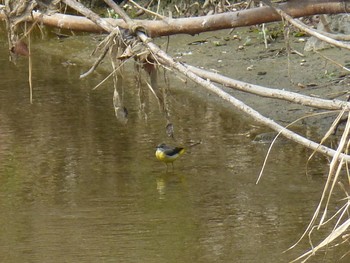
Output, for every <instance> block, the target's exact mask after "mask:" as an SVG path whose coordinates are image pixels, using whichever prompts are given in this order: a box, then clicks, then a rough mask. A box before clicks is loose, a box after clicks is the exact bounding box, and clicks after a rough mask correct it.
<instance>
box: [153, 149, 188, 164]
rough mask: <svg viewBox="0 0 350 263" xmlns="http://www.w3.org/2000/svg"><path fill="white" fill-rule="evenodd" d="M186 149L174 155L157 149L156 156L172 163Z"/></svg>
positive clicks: (160, 159)
mask: <svg viewBox="0 0 350 263" xmlns="http://www.w3.org/2000/svg"><path fill="white" fill-rule="evenodd" d="M183 152H184V151H180V152H179V153H177V154H174V155H171V156H170V155H166V154H165V153H164V152H162V151H160V150H157V151H156V157H157V159H158V160H159V161H162V162H165V163H172V162H173V161H175V160H176V159H177V158H178V157H179V156H180V155H181V154H182V153H183Z"/></svg>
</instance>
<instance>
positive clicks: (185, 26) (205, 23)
mask: <svg viewBox="0 0 350 263" xmlns="http://www.w3.org/2000/svg"><path fill="white" fill-rule="evenodd" d="M62 2H65V1H62ZM277 6H278V8H280V9H281V10H283V11H284V12H285V13H287V14H288V15H289V16H291V17H294V18H297V17H304V16H311V15H316V14H338V13H346V12H350V7H349V6H348V5H346V4H345V3H344V1H341V0H330V1H327V0H305V1H288V2H286V3H281V4H279V5H277ZM2 9H3V6H2V5H0V19H5V14H4V12H3V11H2ZM99 19H100V22H101V23H100V24H95V23H93V22H91V21H90V20H89V19H87V18H85V17H79V16H72V15H63V14H53V15H45V14H42V13H40V12H38V11H35V12H33V13H32V16H28V17H26V21H31V22H33V21H37V20H38V21H40V22H41V23H42V24H44V25H48V26H53V27H58V28H62V29H68V30H74V31H85V32H102V31H106V28H105V27H104V26H103V24H104V23H109V24H110V25H112V26H113V27H116V26H119V27H121V28H126V29H127V28H128V26H127V24H126V23H125V22H124V21H123V20H122V19H112V18H99ZM280 20H281V16H280V15H279V14H278V13H276V11H275V10H274V9H272V8H271V7H266V6H265V7H258V8H252V9H247V10H241V11H236V12H227V13H222V14H215V15H208V16H202V17H190V18H178V19H172V18H165V19H162V20H158V21H151V20H136V19H135V20H133V22H134V23H135V24H137V25H138V26H139V27H142V28H144V29H145V31H146V32H147V34H148V35H149V36H150V37H160V36H169V35H174V34H191V35H194V34H199V33H203V32H207V31H216V30H220V29H230V28H236V27H243V26H250V25H257V24H262V23H269V22H275V21H280ZM102 21H104V22H102ZM107 31H108V30H107Z"/></svg>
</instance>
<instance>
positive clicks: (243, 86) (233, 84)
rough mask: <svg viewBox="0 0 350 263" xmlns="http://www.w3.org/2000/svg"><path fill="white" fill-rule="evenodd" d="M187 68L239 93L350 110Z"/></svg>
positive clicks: (338, 104)
mask: <svg viewBox="0 0 350 263" xmlns="http://www.w3.org/2000/svg"><path fill="white" fill-rule="evenodd" d="M186 67H187V68H188V69H189V70H191V71H192V72H193V73H195V74H196V75H198V76H200V77H202V78H204V79H208V80H211V81H213V82H216V83H220V84H222V85H224V86H226V87H230V88H233V89H236V90H239V91H243V92H247V93H251V94H255V95H259V96H262V97H267V98H273V99H280V100H285V101H289V102H293V103H297V104H300V105H304V106H309V107H315V108H319V109H325V110H341V109H350V103H349V102H346V101H342V100H327V99H320V98H314V97H310V96H306V95H302V94H299V93H295V92H291V91H286V90H283V89H282V88H280V89H271V88H266V87H263V86H259V85H255V84H250V83H246V82H242V81H239V80H235V79H231V78H228V77H225V76H222V75H220V74H218V73H213V72H210V71H206V70H203V69H199V68H197V67H194V66H190V65H186Z"/></svg>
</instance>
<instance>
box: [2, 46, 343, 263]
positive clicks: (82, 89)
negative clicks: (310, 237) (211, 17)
mask: <svg viewBox="0 0 350 263" xmlns="http://www.w3.org/2000/svg"><path fill="white" fill-rule="evenodd" d="M2 42H5V40H4V39H3V40H2ZM5 51H6V49H2V50H0V52H2V53H1V55H0V62H1V64H2V65H1V67H0V76H1V78H0V83H1V84H0V211H1V212H0V226H1V227H0V244H1V245H0V260H1V262H125V263H127V262H143V263H146V262H152V263H155V262H203V263H204V262H287V261H289V260H291V259H293V258H295V257H296V256H298V255H300V253H302V252H303V251H305V249H306V248H308V244H307V241H305V242H304V243H303V245H300V246H298V247H297V248H296V249H294V250H292V251H289V252H287V253H282V252H283V251H284V250H286V249H287V248H288V247H289V246H291V245H292V244H293V243H294V242H295V241H296V240H297V239H298V238H299V237H300V235H301V234H302V232H303V230H304V229H305V227H306V226H307V224H308V222H309V220H310V218H311V216H312V214H313V211H314V209H315V207H316V205H317V201H318V200H319V198H320V193H321V192H320V191H321V189H322V187H323V184H324V182H325V179H324V177H323V175H324V172H325V169H323V168H319V167H320V165H319V164H322V165H321V167H323V166H325V162H324V160H323V159H321V158H319V159H316V161H315V162H314V164H311V165H309V166H308V171H309V175H308V176H306V174H305V169H306V161H307V158H308V156H309V153H308V152H307V151H305V150H304V149H303V148H301V147H299V146H296V145H294V144H292V143H287V144H286V143H283V144H277V145H276V147H275V148H274V150H273V151H272V153H271V156H270V159H269V161H268V164H267V167H266V170H265V173H264V176H263V178H262V180H261V182H260V183H259V184H258V185H256V184H255V182H256V180H257V175H258V173H259V171H260V169H261V165H262V162H263V158H264V157H265V154H266V151H267V147H268V146H267V145H265V144H259V143H253V142H252V138H250V137H247V136H246V135H245V134H246V132H247V131H249V130H250V129H251V127H252V126H251V125H253V123H252V122H251V121H250V120H249V119H247V117H245V116H242V115H241V114H240V113H239V112H237V111H235V110H232V109H230V108H229V107H227V106H223V105H221V104H220V103H217V102H215V101H212V100H207V99H208V98H210V97H211V96H209V95H208V94H206V93H203V94H202V95H201V96H194V95H193V94H192V93H189V92H186V91H184V90H179V89H176V88H175V84H174V83H177V82H172V83H171V84H170V91H169V96H168V104H169V109H170V116H171V121H172V123H173V124H174V127H175V139H176V141H174V140H172V139H171V138H169V137H167V135H166V133H165V126H166V124H167V122H166V119H165V118H164V113H162V112H161V111H160V110H159V107H158V104H157V102H156V100H155V99H154V98H153V96H152V94H151V93H149V94H147V96H146V100H145V104H146V106H147V107H145V110H144V111H143V110H140V103H139V97H138V89H137V85H136V80H135V78H134V77H135V76H134V72H126V75H125V80H124V83H123V85H124V91H125V105H126V107H127V108H128V112H129V120H128V123H127V124H126V125H125V124H122V123H119V122H118V120H117V119H116V117H115V114H114V109H113V104H112V96H113V83H112V81H107V83H106V84H105V85H103V86H101V87H100V88H98V89H97V90H92V88H93V87H94V86H95V85H96V84H97V83H98V82H99V81H101V80H102V79H103V78H104V77H105V76H106V75H107V74H108V73H107V72H102V71H100V72H99V73H96V74H94V75H93V76H91V77H89V78H87V79H85V80H79V74H81V73H82V72H83V71H84V70H87V69H88V67H87V66H85V67H82V66H80V65H76V66H68V67H67V66H64V65H63V64H62V62H65V61H66V60H67V58H64V57H63V58H62V57H58V56H54V55H52V56H51V55H47V54H46V55H43V54H40V53H39V52H36V53H35V54H34V55H35V56H34V57H33V86H34V102H33V104H32V105H31V104H30V103H29V91H28V83H27V78H28V77H27V76H28V69H27V60H26V59H23V58H22V59H20V60H19V61H18V62H17V65H13V64H11V63H9V62H8V57H7V54H6V52H5ZM162 85H165V84H164V83H163V84H162ZM177 85H178V84H177ZM145 87H146V85H145ZM146 89H147V88H146ZM198 141H202V144H201V145H198V146H196V147H194V148H191V149H189V150H188V151H187V152H186V154H185V155H184V156H183V157H182V158H181V159H179V160H178V161H177V162H176V163H175V165H174V170H172V169H170V171H169V172H166V167H165V165H164V164H162V163H159V162H157V160H156V159H155V157H154V152H155V146H156V145H157V144H159V143H161V142H166V143H169V144H173V145H184V146H186V145H188V144H189V143H191V142H198ZM340 256H341V254H339V253H338V254H336V253H335V252H334V253H333V251H332V250H330V251H329V252H328V254H327V256H326V258H325V261H324V262H334V260H335V259H338V258H339V257H340ZM321 259H323V258H322V257H321ZM344 260H346V259H344ZM311 262H312V261H311ZM343 262H346V261H343Z"/></svg>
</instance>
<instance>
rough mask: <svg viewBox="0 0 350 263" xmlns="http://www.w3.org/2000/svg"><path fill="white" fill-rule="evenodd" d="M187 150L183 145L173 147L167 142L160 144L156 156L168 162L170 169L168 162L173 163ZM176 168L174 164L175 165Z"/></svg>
mask: <svg viewBox="0 0 350 263" xmlns="http://www.w3.org/2000/svg"><path fill="white" fill-rule="evenodd" d="M184 152H185V149H184V148H182V147H171V146H168V145H166V144H165V143H162V144H159V145H158V146H157V150H156V158H157V159H158V160H159V161H162V162H164V163H165V164H166V166H167V170H168V163H171V164H172V165H173V162H174V161H175V160H176V159H177V158H179V157H180V155H182V154H183V153H184ZM173 168H174V165H173Z"/></svg>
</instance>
